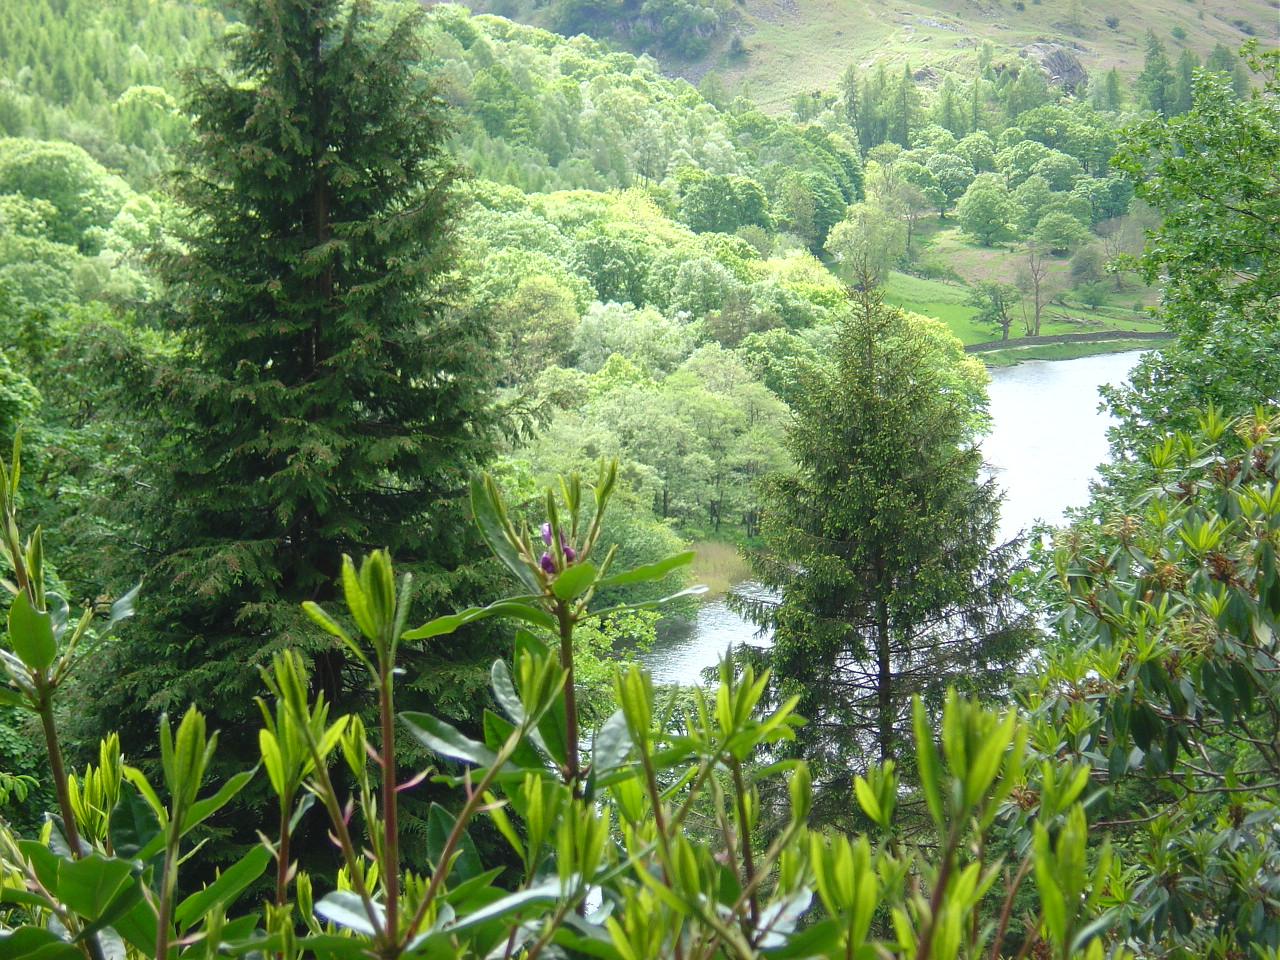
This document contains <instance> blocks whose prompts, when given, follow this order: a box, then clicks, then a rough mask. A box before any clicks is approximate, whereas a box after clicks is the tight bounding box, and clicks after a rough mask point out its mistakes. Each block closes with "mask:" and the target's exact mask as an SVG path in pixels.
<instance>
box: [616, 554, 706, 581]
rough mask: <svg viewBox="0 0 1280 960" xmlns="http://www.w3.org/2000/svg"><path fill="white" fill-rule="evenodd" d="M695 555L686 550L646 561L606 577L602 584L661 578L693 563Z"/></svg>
mask: <svg viewBox="0 0 1280 960" xmlns="http://www.w3.org/2000/svg"><path fill="white" fill-rule="evenodd" d="M694 556H695V553H694V551H692V550H686V551H685V552H684V553H677V554H674V555H673V556H670V557H665V558H663V559H662V560H658V561H656V562H655V563H646V564H644V565H643V566H640V567H636V568H635V569H633V570H625V571H623V572H622V573H615V574H613V576H610V577H605V578H604V579H603V580H601V581H600V586H602V587H616V586H621V585H622V584H626V583H647V582H650V581H653V580H661V579H662V578H663V577H665V576H666V575H667V574H668V573H670V572H671V571H672V570H675V569H677V568H679V567H683V566H685V565H686V564H689V563H692V562H693V558H694Z"/></svg>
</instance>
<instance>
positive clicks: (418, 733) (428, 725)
mask: <svg viewBox="0 0 1280 960" xmlns="http://www.w3.org/2000/svg"><path fill="white" fill-rule="evenodd" d="M400 719H401V720H402V721H403V722H404V725H405V726H406V727H408V728H409V732H410V733H412V734H413V735H414V737H416V738H417V739H418V742H420V743H421V744H422V745H423V746H425V747H426V748H427V749H429V750H433V751H435V752H436V753H438V754H440V755H441V756H442V757H450V758H452V759H454V760H465V761H467V762H468V763H474V764H477V765H479V766H482V767H484V766H489V765H490V764H492V763H493V762H494V761H495V760H497V759H498V757H497V754H495V753H494V752H493V751H492V750H490V749H489V748H488V747H486V746H485V745H484V744H483V743H478V742H476V741H475V740H472V739H471V738H470V737H468V736H466V735H465V734H463V733H461V732H460V731H459V730H458V728H457V727H455V726H453V725H452V724H450V723H446V722H445V721H443V720H441V719H439V718H438V717H433V716H431V714H429V713H414V712H407V713H402V714H400Z"/></svg>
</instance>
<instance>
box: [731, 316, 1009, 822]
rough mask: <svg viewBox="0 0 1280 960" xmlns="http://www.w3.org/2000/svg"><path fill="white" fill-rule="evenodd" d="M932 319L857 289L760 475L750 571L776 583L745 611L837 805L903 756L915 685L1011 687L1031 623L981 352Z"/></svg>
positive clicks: (928, 691)
mask: <svg viewBox="0 0 1280 960" xmlns="http://www.w3.org/2000/svg"><path fill="white" fill-rule="evenodd" d="M965 361H966V358H965V356H964V354H963V353H962V352H961V350H960V344H959V342H958V341H956V340H955V338H954V337H952V336H951V335H950V334H949V333H948V332H947V331H946V330H945V328H943V327H941V325H940V324H938V323H937V321H930V320H928V319H926V318H923V317H913V316H908V315H906V314H904V313H902V312H901V311H900V310H898V309H897V308H893V307H889V306H886V305H884V304H883V303H881V302H880V301H879V299H878V298H877V297H876V296H875V295H874V294H871V293H862V294H859V295H858V296H857V298H856V299H855V301H854V303H853V305H852V310H851V312H850V314H849V315H848V317H847V318H846V319H845V320H844V321H843V322H842V327H841V330H840V334H839V338H838V340H837V343H836V346H835V349H834V351H833V357H832V359H831V361H830V362H829V363H826V364H815V365H812V366H810V367H809V368H808V370H807V371H806V373H805V375H804V383H803V387H802V389H800V390H799V391H797V393H796V396H795V402H794V413H795V417H794V421H793V423H792V424H791V427H790V429H789V431H788V435H787V449H788V451H789V452H790V454H791V457H792V460H793V461H794V464H795V467H794V469H793V470H792V471H789V472H784V473H778V474H775V475H773V476H770V477H769V478H768V479H767V480H766V482H765V484H764V488H763V503H764V518H763V525H762V531H763V535H764V541H765V547H764V550H763V551H762V552H761V553H760V554H759V555H758V556H757V557H756V559H755V561H754V565H755V572H756V574H757V575H758V576H759V577H760V578H761V579H762V580H763V581H764V582H765V583H767V584H769V585H771V586H773V587H776V588H780V589H781V599H780V601H778V602H777V603H776V604H770V603H760V604H755V605H753V606H752V608H751V611H750V612H751V613H752V615H753V616H754V617H755V618H756V620H757V621H758V622H760V623H761V624H767V625H769V626H771V627H773V628H774V647H773V650H772V654H771V660H772V665H773V670H774V676H775V679H776V680H777V681H778V682H779V685H780V692H781V693H783V694H784V695H785V694H792V693H795V694H799V696H800V706H799V710H800V712H801V713H802V714H803V715H804V716H806V717H807V718H809V721H810V722H809V724H807V725H806V726H805V727H804V728H803V729H802V730H801V731H800V733H799V740H798V746H799V749H800V750H802V751H803V752H804V753H805V755H806V756H807V757H808V758H809V759H810V761H811V763H812V765H813V767H814V771H815V781H817V782H820V783H822V784H823V785H824V787H825V788H826V789H825V790H824V792H823V795H824V796H825V797H826V798H827V804H823V803H821V802H819V803H818V804H817V806H816V808H815V809H816V815H817V816H818V817H819V818H822V819H834V818H838V817H839V816H842V815H845V814H847V813H848V809H849V805H848V796H849V792H848V791H849V786H850V779H851V777H852V774H853V772H856V771H857V770H858V769H861V768H863V767H864V766H865V764H866V762H867V761H868V760H870V759H871V758H873V757H879V758H891V757H899V759H905V760H909V759H910V758H909V757H904V756H902V753H903V751H904V750H906V744H907V743H908V742H909V741H910V736H909V730H908V729H907V726H906V725H904V724H906V718H907V717H908V716H909V709H910V698H911V695H912V694H920V695H921V696H922V697H924V698H925V700H926V702H927V703H929V704H932V705H933V706H935V707H936V706H937V705H939V704H940V702H941V700H942V697H943V695H944V693H945V690H946V687H947V686H948V685H949V684H952V685H955V686H956V687H958V688H961V689H965V690H969V691H976V692H982V693H989V694H994V693H996V692H998V691H1002V690H1004V689H1006V688H1007V684H1008V682H1009V679H1010V676H1011V671H1012V669H1013V667H1014V664H1015V663H1016V661H1017V660H1018V658H1019V656H1020V655H1021V653H1022V652H1023V651H1024V650H1025V649H1026V644H1027V642H1028V641H1029V635H1030V631H1029V629H1028V623H1027V621H1026V619H1025V616H1024V614H1023V613H1022V612H1021V608H1020V607H1019V605H1018V604H1016V603H1015V602H1014V599H1013V597H1012V596H1011V589H1010V586H1009V580H1008V577H1009V574H1010V572H1011V571H1012V570H1013V568H1014V567H1015V565H1016V563H1017V555H1018V552H1017V547H1016V545H1015V544H1006V545H1003V546H995V545H994V539H995V536H996V522H997V513H998V504H999V496H998V494H997V492H996V490H995V489H994V487H993V485H992V483H991V482H990V481H986V482H984V481H983V480H982V479H980V472H981V470H982V454H981V452H980V451H979V449H978V448H977V446H976V445H975V443H974V439H975V431H976V429H977V427H978V425H979V424H980V423H981V419H982V408H983V405H984V404H985V395H984V393H983V383H984V380H985V378H984V377H983V374H982V372H981V367H977V368H976V370H975V369H974V368H973V367H972V366H969V365H968V364H972V363H973V361H972V360H970V361H968V364H966V362H965Z"/></svg>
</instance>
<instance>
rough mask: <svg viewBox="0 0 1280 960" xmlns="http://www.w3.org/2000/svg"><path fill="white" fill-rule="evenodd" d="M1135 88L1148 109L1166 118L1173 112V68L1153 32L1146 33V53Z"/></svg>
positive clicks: (1161, 44) (1162, 45)
mask: <svg viewBox="0 0 1280 960" xmlns="http://www.w3.org/2000/svg"><path fill="white" fill-rule="evenodd" d="M1136 86H1137V88H1138V91H1139V92H1140V93H1141V94H1142V97H1143V99H1144V100H1145V101H1146V104H1147V107H1148V108H1149V109H1151V110H1154V111H1155V112H1156V113H1159V114H1163V115H1164V116H1166V117H1167V116H1169V115H1170V114H1171V113H1172V112H1173V98H1174V89H1173V88H1174V76H1173V67H1172V65H1171V64H1170V63H1169V54H1168V53H1167V52H1166V51H1165V48H1164V44H1163V43H1161V42H1160V38H1159V37H1157V36H1156V35H1155V31H1153V30H1148V31H1147V51H1146V55H1145V57H1144V58H1143V61H1142V72H1141V73H1140V74H1138V79H1137V81H1136Z"/></svg>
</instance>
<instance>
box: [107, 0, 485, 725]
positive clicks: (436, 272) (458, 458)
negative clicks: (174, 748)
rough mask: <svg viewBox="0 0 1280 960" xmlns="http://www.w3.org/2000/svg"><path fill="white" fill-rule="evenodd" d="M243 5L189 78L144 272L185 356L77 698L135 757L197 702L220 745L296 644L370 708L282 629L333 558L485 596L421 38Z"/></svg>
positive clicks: (468, 397) (288, 8) (263, 0)
mask: <svg viewBox="0 0 1280 960" xmlns="http://www.w3.org/2000/svg"><path fill="white" fill-rule="evenodd" d="M235 7H236V12H237V13H238V14H239V16H240V18H241V20H242V22H241V23H240V24H238V25H237V26H236V27H235V28H233V30H232V31H231V32H230V33H229V34H228V37H227V40H226V43H227V47H228V51H229V59H228V66H227V67H226V68H225V70H213V69H205V70H199V71H195V72H193V73H191V74H190V75H189V77H188V90H189V93H188V103H187V106H188V109H189V110H190V112H191V113H192V114H193V115H194V116H195V118H196V119H195V123H194V126H195V133H196V137H195V140H194V144H193V147H192V149H191V151H190V155H189V157H188V158H187V160H188V164H189V165H188V166H187V168H186V169H184V170H182V171H180V172H179V173H178V174H177V175H176V178H175V193H176V196H177V198H178V199H179V200H180V201H181V202H182V203H183V204H184V205H185V207H186V208H187V210H188V211H189V219H188V221H187V223H188V226H187V231H186V235H185V236H183V237H181V246H180V247H178V249H177V252H175V253H172V254H171V255H169V256H167V258H166V259H164V260H163V262H162V263H161V264H160V268H161V273H162V275H163V277H164V279H165V280H166V281H167V283H168V285H169V293H170V297H171V299H170V310H171V316H172V317H173V320H172V323H173V325H174V326H175V327H176V328H177V330H178V331H179V333H180V334H181V338H182V344H183V352H182V355H181V356H180V357H179V358H177V359H175V360H174V361H173V362H172V364H171V365H169V366H168V367H167V368H166V369H163V370H160V371H159V372H158V373H157V377H156V389H154V390H153V391H152V392H150V393H149V394H148V395H147V396H144V397H143V398H142V399H141V401H140V402H139V405H138V408H137V410H136V411H135V413H136V412H139V411H140V412H142V413H143V414H145V415H147V416H149V422H148V423H146V424H145V426H144V429H147V430H149V431H150V437H149V443H148V444H146V445H144V449H145V453H146V460H145V462H143V463H141V464H139V465H138V467H137V470H138V471H139V475H138V479H139V481H140V482H139V484H138V485H137V486H136V487H135V489H136V490H137V491H139V493H141V494H142V495H141V496H137V497H135V498H134V499H133V501H132V504H131V507H132V513H131V515H130V517H129V518H128V519H129V527H130V528H131V529H133V530H137V531H138V532H137V534H136V537H135V539H136V541H137V543H138V544H139V545H140V546H141V549H142V550H143V551H144V552H145V553H144V556H143V557H142V566H143V567H144V569H145V572H146V574H147V578H146V586H145V589H144V596H145V600H143V601H141V603H140V608H139V609H140V616H139V622H138V626H137V628H136V629H135V630H134V631H133V633H132V634H131V635H130V637H129V641H128V642H127V643H122V644H120V645H119V646H117V647H115V648H114V649H113V650H112V651H110V653H109V662H108V663H106V664H105V665H104V666H103V668H102V670H101V671H100V673H99V676H100V677H101V678H102V681H101V684H100V685H99V688H98V689H97V690H95V691H94V695H93V698H92V703H93V705H94V710H93V711H92V712H96V713H98V714H99V715H106V716H109V717H110V718H111V726H112V727H116V726H121V725H123V727H124V732H125V734H126V739H127V741H128V742H127V748H132V747H133V745H134V744H150V743H152V742H153V741H154V735H153V734H154V726H155V718H156V715H157V714H158V713H159V712H160V711H161V710H165V709H169V710H173V709H178V708H181V707H183V706H185V704H186V703H188V702H189V701H196V702H197V703H198V704H199V705H200V706H201V708H202V709H204V710H205V711H206V712H208V713H210V714H212V715H213V717H214V720H215V722H216V723H218V724H219V725H221V726H222V727H223V728H224V730H225V731H226V732H227V734H231V733H233V732H234V729H235V721H236V720H238V719H240V718H242V717H248V716H250V715H251V711H253V709H254V707H253V704H252V701H251V699H250V698H251V697H252V695H254V694H255V693H257V692H258V690H259V677H258V673H257V666H258V665H259V664H262V663H269V662H270V656H271V653H272V652H273V651H275V650H278V649H279V648H280V647H281V646H283V645H286V644H288V645H293V646H297V647H300V648H303V649H310V650H311V651H312V657H313V659H314V660H315V661H316V667H317V669H316V670H315V671H314V672H315V674H316V676H318V677H320V678H322V682H323V683H324V684H325V685H326V687H327V688H328V689H327V693H328V695H329V699H330V701H331V702H333V701H334V700H335V699H336V700H338V701H340V702H341V701H344V700H345V701H347V702H348V703H349V702H350V695H351V694H352V693H353V692H363V691H359V690H356V691H353V690H349V689H347V683H346V679H347V678H346V674H345V671H344V667H345V661H344V658H343V657H342V655H341V654H340V652H339V650H338V649H337V648H335V647H332V646H329V645H327V644H326V643H325V642H324V640H322V639H320V638H317V636H316V631H315V630H314V629H311V628H308V627H306V626H304V625H303V624H302V623H301V620H300V616H299V609H298V607H299V603H300V602H301V601H304V600H317V601H323V600H325V599H327V598H330V597H332V596H333V594H334V591H335V581H336V578H337V577H338V573H339V560H340V557H341V555H342V554H343V553H344V552H345V553H350V554H352V555H357V556H358V555H360V554H361V553H363V552H365V551H366V550H368V549H370V548H377V547H389V548H390V550H391V552H392V553H393V554H394V555H395V557H396V559H397V562H398V563H399V564H401V565H403V566H407V567H409V568H410V569H413V570H415V572H416V575H417V577H418V589H417V594H418V596H419V597H424V598H425V604H426V606H425V607H424V609H423V610H422V612H423V613H424V614H431V613H434V612H439V610H440V609H441V608H444V607H450V608H451V607H453V606H454V605H456V604H459V603H462V602H463V601H466V600H471V599H474V593H475V589H476V573H475V569H474V567H472V566H469V564H471V563H473V562H474V557H475V554H473V553H470V552H469V545H468V539H467V537H468V533H467V531H469V530H470V524H469V523H467V522H465V519H464V511H463V508H462V500H463V493H464V491H465V490H466V488H467V481H468V478H469V476H470V475H471V474H472V473H473V471H474V469H475V468H476V466H477V464H478V463H479V462H480V461H481V460H482V459H483V458H484V457H485V456H486V454H487V451H488V449H489V444H490V433H491V425H490V415H489V413H487V412H486V411H487V410H488V409H489V407H488V403H487V398H486V394H485V392H484V390H485V384H486V383H487V382H488V370H487V367H486V362H485V357H486V350H485V349H484V342H483V341H484V337H483V330H482V329H480V328H477V326H476V325H475V321H474V320H472V321H470V325H466V324H463V323H462V322H461V321H460V320H458V319H455V313H454V312H453V311H451V309H450V300H451V297H452V296H453V295H454V292H453V291H452V289H451V284H452V283H453V281H452V279H451V270H452V267H453V254H452V248H451V241H450V229H451V223H452V220H453V217H454V210H455V191H454V189H453V187H454V183H455V181H456V179H457V178H458V176H459V172H458V168H457V167H456V166H455V165H454V163H453V161H452V160H451V159H450V157H449V156H448V154H447V153H446V152H445V138H446V136H447V133H448V130H447V126H446V124H445V122H444V117H443V115H442V109H443V106H442V102H441V101H440V100H439V99H438V98H436V97H435V96H434V95H433V93H432V91H431V88H430V86H429V84H428V83H427V82H426V79H425V77H424V76H423V74H422V73H421V71H420V70H419V68H418V65H417V56H418V51H417V45H418V42H419V40H418V27H419V24H420V22H421V18H422V16H423V15H422V13H421V11H420V10H419V9H418V8H417V7H416V5H410V4H407V3H406V4H403V5H400V6H394V5H383V6H378V7H376V8H375V6H374V4H373V3H372V2H370V0H239V2H238V3H236V4H235ZM375 10H376V11H377V16H375ZM476 653H477V655H482V654H481V652H480V651H476ZM476 679H477V681H478V680H479V679H480V678H479V677H477V678H476ZM436 682H438V681H437V680H436V679H435V678H433V676H432V675H431V674H430V673H429V672H426V673H417V674H416V675H415V677H413V678H412V679H411V683H410V685H411V686H415V685H417V686H422V685H428V684H432V683H436ZM445 690H446V692H447V690H448V688H445ZM452 692H453V694H454V695H455V696H456V697H457V698H458V699H459V700H462V701H465V700H468V699H469V698H470V696H471V694H470V692H468V691H465V690H462V689H456V688H455V689H453V691H452ZM445 708H446V709H447V705H446V707H445ZM105 728H106V727H104V729H105Z"/></svg>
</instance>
